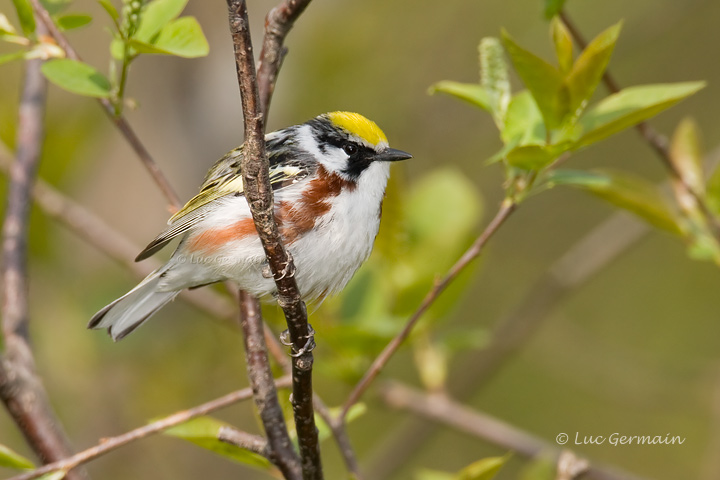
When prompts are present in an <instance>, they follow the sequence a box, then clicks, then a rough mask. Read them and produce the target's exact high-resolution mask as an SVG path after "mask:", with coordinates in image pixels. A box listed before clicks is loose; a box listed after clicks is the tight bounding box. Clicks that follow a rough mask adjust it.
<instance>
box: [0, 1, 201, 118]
mask: <svg viewBox="0 0 720 480" xmlns="http://www.w3.org/2000/svg"><path fill="white" fill-rule="evenodd" d="M187 2H188V0H153V1H151V2H145V1H142V0H123V2H122V9H121V11H118V9H117V8H116V7H115V5H114V4H113V3H112V2H111V1H110V0H98V3H99V4H100V5H101V6H102V8H103V10H104V11H105V12H106V13H107V15H108V16H109V17H110V20H111V21H112V25H113V27H112V28H111V30H110V31H111V34H112V41H111V43H110V53H111V60H110V68H109V75H107V76H106V75H104V74H103V73H101V72H100V71H99V70H97V69H96V68H95V67H93V66H91V65H89V64H87V63H85V62H82V61H80V60H79V59H74V58H65V57H67V56H71V55H68V52H65V51H64V50H63V49H62V48H60V47H59V46H58V45H57V44H56V43H55V42H54V41H53V40H52V38H50V37H48V36H44V35H37V33H36V24H35V19H34V15H33V9H32V6H31V5H30V2H29V0H13V4H14V6H15V11H16V13H17V17H18V20H19V22H20V25H21V31H22V33H19V32H18V31H17V30H16V29H15V28H14V27H13V25H12V24H11V23H10V21H9V20H8V18H7V16H6V15H4V14H2V13H0V40H4V41H6V42H10V43H15V44H18V45H21V46H23V47H25V48H24V49H22V50H18V51H16V52H12V53H9V54H6V55H4V56H2V57H0V64H2V63H5V62H8V61H12V60H16V59H32V58H42V59H44V60H47V61H46V62H45V63H44V64H43V66H42V72H43V74H44V75H45V76H46V77H47V78H48V80H50V81H51V82H52V83H54V84H55V85H57V86H59V87H61V88H63V89H65V90H67V91H69V92H72V93H76V94H78V95H85V96H89V97H97V98H105V99H108V100H110V101H111V102H112V104H113V106H114V107H115V113H116V114H117V115H119V114H120V113H121V112H122V109H123V106H124V104H125V85H126V82H127V76H128V71H129V68H130V64H131V63H132V62H133V61H134V60H135V59H136V58H137V57H138V56H140V55H142V54H158V55H174V56H178V57H183V58H195V57H201V56H205V55H207V54H208V52H209V46H208V43H207V40H206V38H205V35H204V34H203V32H202V28H201V27H200V24H199V23H198V22H197V20H196V19H195V18H194V17H191V16H184V17H180V14H181V13H182V11H183V10H184V9H185V6H186V4H187ZM70 3H71V0H43V1H42V4H43V6H44V7H45V8H46V9H47V10H48V12H49V13H50V14H51V16H52V19H53V21H54V22H55V25H56V27H57V28H58V30H60V31H66V30H71V29H76V28H79V27H83V26H86V25H88V24H89V23H90V22H91V21H92V17H91V16H90V15H86V14H75V13H70V14H61V12H62V11H63V10H64V9H65V8H66V7H67V6H68V5H69V4H70Z"/></svg>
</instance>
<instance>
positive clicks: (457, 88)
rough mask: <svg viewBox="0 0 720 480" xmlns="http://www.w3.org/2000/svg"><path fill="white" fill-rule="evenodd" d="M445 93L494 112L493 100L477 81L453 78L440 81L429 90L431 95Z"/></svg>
mask: <svg viewBox="0 0 720 480" xmlns="http://www.w3.org/2000/svg"><path fill="white" fill-rule="evenodd" d="M437 92H439V93H445V94H447V95H451V96H453V97H455V98H459V99H460V100H463V101H465V102H468V103H471V104H473V105H475V106H477V107H480V108H482V109H483V110H487V111H488V112H491V113H492V111H493V110H492V100H491V99H490V94H489V93H488V91H487V90H485V88H483V87H482V86H481V85H478V84H477V83H459V82H453V81H451V80H443V81H442V82H438V83H436V84H435V85H433V86H432V87H430V89H429V90H428V93H429V94H430V95H433V94H435V93H437Z"/></svg>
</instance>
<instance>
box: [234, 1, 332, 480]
mask: <svg viewBox="0 0 720 480" xmlns="http://www.w3.org/2000/svg"><path fill="white" fill-rule="evenodd" d="M227 3H228V12H229V22H230V32H231V34H232V39H233V47H234V51H235V63H236V67H237V74H238V84H239V87H240V93H241V98H242V107H243V117H244V123H245V144H244V145H245V146H244V155H243V161H242V166H241V169H242V172H243V184H244V190H245V197H246V198H247V201H248V204H249V205H250V211H251V212H252V216H253V220H254V221H255V228H256V229H257V232H258V235H259V237H260V240H261V242H262V245H263V248H264V250H265V255H266V257H267V259H268V263H269V265H270V269H271V271H272V273H273V276H274V278H275V283H276V286H277V301H278V305H280V307H281V308H282V309H283V312H284V313H285V319H286V321H287V325H288V332H289V336H290V340H291V342H292V348H293V350H294V352H295V354H294V355H293V362H292V365H293V367H292V372H293V396H292V405H293V414H294V417H295V425H296V428H297V434H298V443H299V447H300V457H301V461H302V469H303V478H304V479H305V480H320V479H322V465H321V461H320V446H319V441H318V434H317V428H316V426H315V417H314V412H313V403H312V398H313V392H312V364H313V355H312V348H310V347H311V346H312V345H313V343H312V342H313V338H312V333H311V329H310V326H309V325H308V322H307V310H306V308H305V303H304V302H303V301H302V297H301V295H300V291H299V289H298V287H297V282H296V281H295V277H294V272H295V267H294V265H293V261H292V258H291V257H290V256H289V255H288V253H287V251H286V250H285V247H284V245H283V243H282V240H281V238H280V233H279V231H278V228H277V225H276V223H275V218H274V203H273V193H272V189H271V187H270V178H269V166H268V160H267V155H266V152H265V138H264V131H265V127H264V121H263V115H264V113H263V111H262V110H261V109H262V106H261V103H260V98H259V94H258V85H257V75H256V71H255V65H254V60H253V52H252V41H251V39H250V30H249V24H248V16H247V5H246V2H245V1H241V0H227ZM291 3H293V2H290V3H287V5H290V4H291ZM294 4H295V5H296V8H297V6H298V5H302V4H307V2H299V3H298V2H295V3H294ZM283 5H285V4H283ZM299 14H300V12H299V11H298V13H297V15H299ZM296 17H297V16H294V17H288V18H293V19H294V18H296ZM288 30H289V27H288ZM279 38H282V36H279ZM276 45H281V42H280V43H276ZM278 54H279V53H278ZM269 55H270V51H269V50H266V52H265V56H264V57H265V58H269ZM268 63H272V62H268ZM275 65H276V66H275V68H279V62H278V63H276V64H275ZM276 75H277V70H275V74H274V75H273V74H272V72H270V73H269V74H267V76H266V77H264V78H267V80H264V82H265V81H267V82H269V84H271V85H272V84H274V79H275V78H276ZM268 102H269V100H268Z"/></svg>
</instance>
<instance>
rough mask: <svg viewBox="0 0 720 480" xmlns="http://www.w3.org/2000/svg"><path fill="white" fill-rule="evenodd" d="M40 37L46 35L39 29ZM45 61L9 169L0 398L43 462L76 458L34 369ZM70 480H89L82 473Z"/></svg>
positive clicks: (31, 77)
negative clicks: (31, 285) (33, 258)
mask: <svg viewBox="0 0 720 480" xmlns="http://www.w3.org/2000/svg"><path fill="white" fill-rule="evenodd" d="M37 33H38V34H40V35H42V34H44V33H45V31H44V29H43V28H42V26H40V25H38V30H37ZM41 65H42V62H41V61H40V60H30V61H28V62H27V63H26V70H25V81H24V85H23V91H22V94H21V98H20V110H19V118H18V131H17V152H16V158H15V162H14V163H13V164H12V165H11V166H10V175H9V177H10V185H9V189H8V200H7V209H6V212H5V220H4V222H3V228H2V292H1V293H2V338H1V339H0V340H2V343H0V345H2V352H1V355H0V398H1V399H2V401H3V403H4V404H5V407H6V408H7V410H8V413H9V414H10V416H11V418H12V419H13V421H14V422H15V423H16V424H17V426H18V428H19V429H20V430H21V431H22V433H23V435H24V436H25V439H26V440H27V442H28V444H29V445H30V446H31V447H32V449H33V450H34V451H35V453H36V454H37V456H38V457H39V458H40V460H41V461H42V462H43V463H47V462H52V461H54V460H57V459H60V458H63V457H66V456H68V455H70V454H72V447H71V446H70V442H69V440H68V438H67V436H66V434H65V433H64V431H63V429H62V426H61V425H60V422H59V420H58V419H57V417H56V415H55V413H54V412H53V410H52V407H51V406H50V402H49V400H48V398H47V392H46V391H45V388H44V386H43V384H42V381H41V380H40V377H39V376H38V375H37V372H36V370H35V359H34V357H33V354H32V350H31V348H30V341H29V332H28V330H29V328H28V324H29V303H28V286H27V282H28V279H27V242H28V222H29V216H30V202H31V200H30V196H31V190H32V185H33V182H34V181H35V177H36V174H37V168H38V165H39V163H40V156H41V152H42V144H43V140H44V136H45V132H44V126H43V121H44V116H45V106H46V95H47V82H46V80H45V78H44V77H43V75H42V73H41V72H40V67H41ZM71 478H75V479H80V478H85V475H84V473H82V472H79V473H78V474H76V475H73V476H72V477H71Z"/></svg>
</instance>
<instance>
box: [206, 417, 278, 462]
mask: <svg viewBox="0 0 720 480" xmlns="http://www.w3.org/2000/svg"><path fill="white" fill-rule="evenodd" d="M217 438H218V440H220V441H221V442H225V443H229V444H230V445H235V446H236V447H240V448H244V449H245V450H249V451H251V452H253V453H257V454H258V455H262V456H263V457H265V458H268V459H269V457H270V452H269V450H268V442H267V440H265V438H264V437H261V436H260V435H253V434H251V433H247V432H243V431H242V430H238V429H237V428H235V427H230V426H227V425H224V426H222V427H220V431H219V432H218V436H217Z"/></svg>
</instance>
